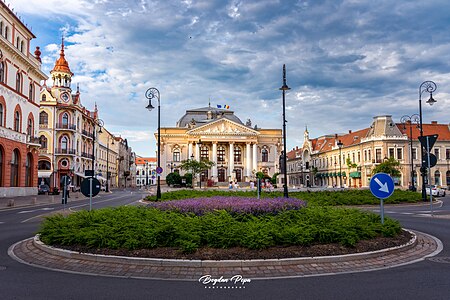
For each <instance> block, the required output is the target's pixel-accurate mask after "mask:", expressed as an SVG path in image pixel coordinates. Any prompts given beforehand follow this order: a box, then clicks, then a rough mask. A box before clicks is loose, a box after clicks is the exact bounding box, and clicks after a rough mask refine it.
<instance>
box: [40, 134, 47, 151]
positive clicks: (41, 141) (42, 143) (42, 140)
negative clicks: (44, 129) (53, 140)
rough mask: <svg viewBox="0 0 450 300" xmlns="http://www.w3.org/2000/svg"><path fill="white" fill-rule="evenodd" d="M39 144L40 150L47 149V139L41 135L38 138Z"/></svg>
mask: <svg viewBox="0 0 450 300" xmlns="http://www.w3.org/2000/svg"><path fill="white" fill-rule="evenodd" d="M39 144H41V148H43V149H47V138H46V137H45V136H43V135H41V136H40V137H39Z"/></svg>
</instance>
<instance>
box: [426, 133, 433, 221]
mask: <svg viewBox="0 0 450 300" xmlns="http://www.w3.org/2000/svg"><path fill="white" fill-rule="evenodd" d="M427 158H428V159H427V161H428V186H429V187H430V211H431V215H432V216H433V191H432V189H431V163H430V140H429V137H428V136H427Z"/></svg>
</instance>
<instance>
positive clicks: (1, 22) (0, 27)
mask: <svg viewBox="0 0 450 300" xmlns="http://www.w3.org/2000/svg"><path fill="white" fill-rule="evenodd" d="M0 34H1V35H3V21H0Z"/></svg>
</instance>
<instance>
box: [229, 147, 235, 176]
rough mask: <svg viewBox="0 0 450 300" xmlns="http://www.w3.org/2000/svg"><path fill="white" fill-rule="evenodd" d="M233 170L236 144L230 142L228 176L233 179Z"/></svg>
mask: <svg viewBox="0 0 450 300" xmlns="http://www.w3.org/2000/svg"><path fill="white" fill-rule="evenodd" d="M233 170H234V142H230V153H229V156H228V176H230V177H231V179H232V180H234V178H233Z"/></svg>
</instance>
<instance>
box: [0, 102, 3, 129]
mask: <svg viewBox="0 0 450 300" xmlns="http://www.w3.org/2000/svg"><path fill="white" fill-rule="evenodd" d="M0 126H3V104H1V103H0Z"/></svg>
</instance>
